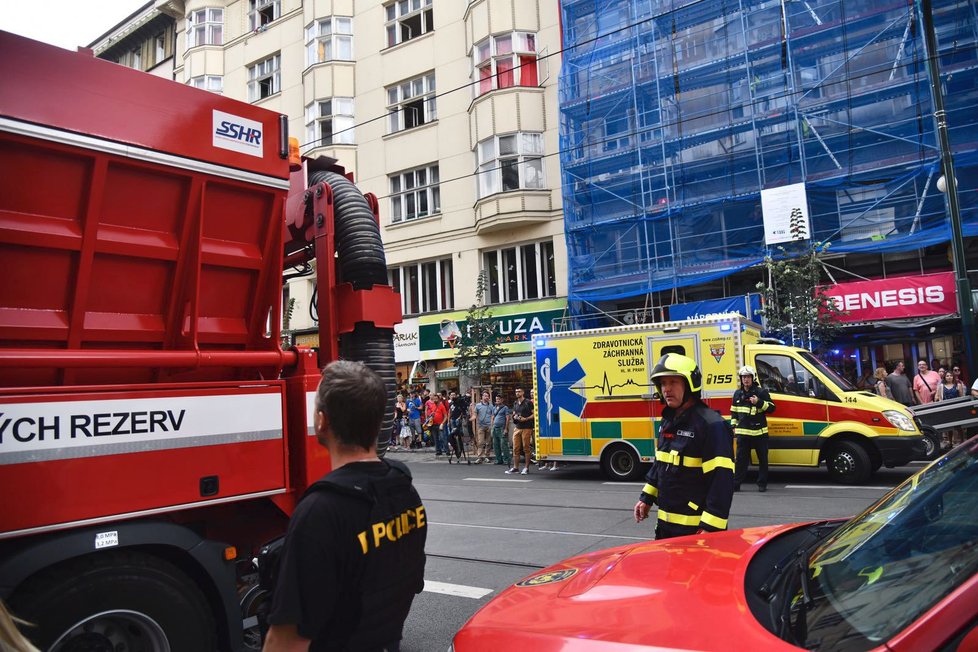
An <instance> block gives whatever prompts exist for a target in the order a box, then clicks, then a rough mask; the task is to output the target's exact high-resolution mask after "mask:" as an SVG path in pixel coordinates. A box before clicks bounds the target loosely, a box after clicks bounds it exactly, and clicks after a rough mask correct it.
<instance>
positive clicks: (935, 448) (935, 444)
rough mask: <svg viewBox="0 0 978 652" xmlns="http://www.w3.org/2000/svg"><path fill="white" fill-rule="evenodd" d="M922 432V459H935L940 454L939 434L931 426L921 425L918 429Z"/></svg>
mask: <svg viewBox="0 0 978 652" xmlns="http://www.w3.org/2000/svg"><path fill="white" fill-rule="evenodd" d="M920 431H921V432H922V433H924V459H925V460H928V461H930V460H936V459H937V458H938V457H940V456H941V453H942V450H941V434H940V433H939V432H937V429H936V428H934V427H932V426H923V427H922V428H921V430H920Z"/></svg>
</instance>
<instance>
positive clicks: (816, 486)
mask: <svg viewBox="0 0 978 652" xmlns="http://www.w3.org/2000/svg"><path fill="white" fill-rule="evenodd" d="M784 488H785V489H872V490H874V491H879V490H882V489H892V488H893V487H869V486H866V485H862V486H856V485H844V484H786V485H785V486H784Z"/></svg>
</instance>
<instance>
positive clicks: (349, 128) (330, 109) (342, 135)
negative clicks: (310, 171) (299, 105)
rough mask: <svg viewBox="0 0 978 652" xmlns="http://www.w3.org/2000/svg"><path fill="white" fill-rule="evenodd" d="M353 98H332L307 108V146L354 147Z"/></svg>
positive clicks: (314, 103)
mask: <svg viewBox="0 0 978 652" xmlns="http://www.w3.org/2000/svg"><path fill="white" fill-rule="evenodd" d="M353 124H354V122H353V98H352V97H331V98H330V99H328V100H319V101H317V102H313V103H312V104H309V105H308V106H306V144H311V143H315V144H316V145H315V146H316V147H328V146H330V145H352V144H353V143H354V142H355V140H354V137H353V136H354V133H353Z"/></svg>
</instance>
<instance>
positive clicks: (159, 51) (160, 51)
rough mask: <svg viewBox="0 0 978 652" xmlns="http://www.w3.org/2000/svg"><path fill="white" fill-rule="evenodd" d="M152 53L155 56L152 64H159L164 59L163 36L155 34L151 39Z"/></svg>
mask: <svg viewBox="0 0 978 652" xmlns="http://www.w3.org/2000/svg"><path fill="white" fill-rule="evenodd" d="M153 52H154V56H155V58H154V59H153V63H154V64H156V63H159V62H160V61H163V59H165V58H166V38H165V37H164V36H163V34H157V35H156V37H155V38H154V39H153Z"/></svg>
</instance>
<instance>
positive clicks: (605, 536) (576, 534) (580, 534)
mask: <svg viewBox="0 0 978 652" xmlns="http://www.w3.org/2000/svg"><path fill="white" fill-rule="evenodd" d="M428 524H429V525H443V526H446V527H471V528H476V529H478V530H504V531H507V532H533V533H535V534H564V535H567V536H572V537H594V538H597V539H626V540H628V541H649V540H650V539H649V537H647V536H645V537H624V536H620V535H617V534H589V533H587V532H564V531H562V530H534V529H532V528H524V527H501V526H499V525H467V524H465V523H438V522H436V521H428Z"/></svg>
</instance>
